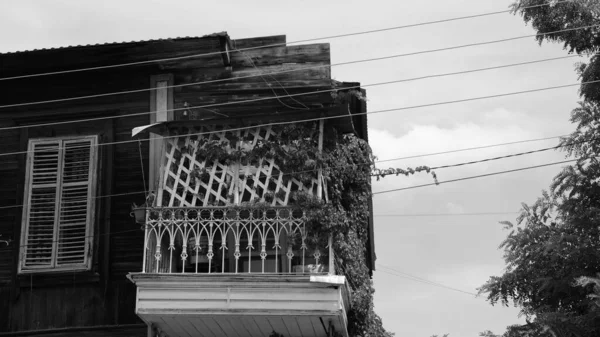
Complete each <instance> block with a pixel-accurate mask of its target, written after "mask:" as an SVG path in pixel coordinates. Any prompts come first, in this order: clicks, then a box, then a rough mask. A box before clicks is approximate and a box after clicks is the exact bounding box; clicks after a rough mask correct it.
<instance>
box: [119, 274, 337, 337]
mask: <svg viewBox="0 0 600 337" xmlns="http://www.w3.org/2000/svg"><path fill="white" fill-rule="evenodd" d="M129 278H130V279H131V280H132V281H133V282H134V283H136V285H137V301H136V313H137V314H138V316H139V317H140V318H142V319H143V320H144V321H146V323H148V324H152V325H153V326H154V327H156V328H158V329H159V330H160V331H162V332H163V333H165V334H167V335H168V336H169V337H179V336H190V337H191V336H207V337H209V336H210V337H212V336H215V337H216V336H236V337H237V336H239V337H245V336H248V337H254V336H256V337H266V336H269V335H270V334H271V332H272V331H276V332H278V333H280V334H283V335H284V336H286V337H295V336H299V337H308V336H311V337H312V336H319V337H320V336H323V337H325V336H327V330H328V329H329V327H330V325H331V326H333V328H334V329H335V331H337V332H341V333H342V335H344V336H347V331H346V323H347V319H346V312H347V310H348V305H349V293H348V288H347V286H346V283H345V279H344V277H343V276H328V275H295V274H144V273H132V274H129Z"/></svg>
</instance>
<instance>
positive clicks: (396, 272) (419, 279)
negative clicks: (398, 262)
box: [378, 264, 478, 297]
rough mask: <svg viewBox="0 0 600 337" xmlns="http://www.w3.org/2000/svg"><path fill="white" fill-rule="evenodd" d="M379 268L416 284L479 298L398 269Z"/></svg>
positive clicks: (470, 293)
mask: <svg viewBox="0 0 600 337" xmlns="http://www.w3.org/2000/svg"><path fill="white" fill-rule="evenodd" d="M378 267H380V268H384V270H381V269H379V271H381V272H384V273H386V274H389V275H394V276H397V277H402V278H405V279H409V280H412V281H416V282H420V283H424V284H429V285H432V286H436V287H440V288H445V289H448V290H453V291H457V292H460V293H463V294H467V295H473V296H475V297H477V296H478V295H477V294H476V293H472V292H468V291H464V290H461V289H458V288H453V287H450V286H447V285H445V284H442V283H439V282H434V281H431V280H428V279H425V278H422V277H418V276H415V275H411V274H408V273H405V272H402V271H400V270H398V269H394V268H391V267H387V266H384V265H381V264H378Z"/></svg>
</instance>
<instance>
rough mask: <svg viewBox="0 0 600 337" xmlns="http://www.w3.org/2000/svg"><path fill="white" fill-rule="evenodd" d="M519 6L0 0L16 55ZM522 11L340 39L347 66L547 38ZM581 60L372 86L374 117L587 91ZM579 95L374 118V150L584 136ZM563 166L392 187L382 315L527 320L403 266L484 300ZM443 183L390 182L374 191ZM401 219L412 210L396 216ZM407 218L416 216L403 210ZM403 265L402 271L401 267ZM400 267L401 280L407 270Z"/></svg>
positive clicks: (427, 321) (389, 63)
mask: <svg viewBox="0 0 600 337" xmlns="http://www.w3.org/2000/svg"><path fill="white" fill-rule="evenodd" d="M510 3H511V1H507V0H462V1H442V0H432V1H398V0H389V1H375V0H372V1H351V0H346V1H301V0H300V1H293V2H290V1H247V0H246V1H206V0H204V1H148V0H144V1H125V0H119V1H107V0H104V1H93V2H92V1H80V0H78V1H25V0H20V1H8V0H0V42H1V43H0V52H8V51H16V50H28V49H36V48H48V47H59V46H69V45H79V44H94V43H103V42H122V41H132V40H146V39H156V38H169V37H181V36H201V35H204V34H209V33H213V32H220V31H227V32H228V33H229V35H230V36H231V37H232V38H233V39H237V38H246V37H258V36H268V35H279V34H286V35H287V40H288V41H296V40H303V39H311V38H316V37H322V36H330V35H337V34H344V33H350V32H359V31H366V30H372V29H378V28H386V27H394V26H400V25H407V24H412V23H419V22H424V21H432V20H440V19H445V18H451V17H457V16H465V15H472V14H479V13H485V12H492V11H500V10H505V9H507V8H508V5H509V4H510ZM533 33H534V31H533V29H532V28H531V27H530V26H526V25H525V24H524V22H523V21H522V19H521V18H520V17H516V16H513V15H510V14H508V13H506V14H499V15H494V16H487V17H483V18H475V19H469V20H463V21H456V22H450V23H441V24H436V25H430V26H421V27H415V28H408V29H401V30H392V31H387V32H383V33H374V34H367V35H359V36H353V37H346V38H338V39H329V40H323V41H320V42H328V43H330V44H331V56H332V63H340V62H345V61H352V60H358V59H365V58H373V57H381V56H387V55H392V54H402V53H409V52H415V51H422V50H428V49H437V48H443V47H450V46H455V45H460V44H468V43H474V42H483V41H488V40H496V39H503V38H509V37H516V36H521V35H528V34H533ZM565 55H567V53H566V51H564V50H562V46H560V45H556V44H554V45H552V44H544V45H542V46H539V45H538V44H537V42H536V41H535V40H534V39H533V38H527V39H521V40H515V41H511V42H505V43H498V44H492V45H485V46H478V47H471V48H464V49H458V50H451V51H444V52H437V53H431V54H424V55H419V56H410V57H403V58H395V59H390V60H386V61H378V62H370V63H361V64H354V65H347V66H339V67H333V68H332V75H333V77H335V79H337V80H344V81H356V82H361V83H362V84H371V83H378V82H384V81H391V80H398V79H405V78H412V77H419V76H425V75H432V74H439V73H447V72H455V71H461V70H469V69H475V68H482V67H490V66H497V65H505V64H511V63H518V62H524V61H533V60H540V59H545V58H551V57H558V56H565ZM576 61H578V59H577V58H570V59H564V60H557V61H551V62H544V63H538V64H531V65H526V66H520V67H512V68H504V69H499V70H491V71H485V72H478V73H471V74H466V75H457V76H449V77H444V78H432V79H427V80H421V81H413V82H405V83H401V84H392V85H385V86H374V87H368V88H367V95H368V99H369V101H368V108H369V110H370V111H377V110H383V109H391V108H400V107H406V106H412V105H420V104H427V103H433V102H441V101H448V100H456V99H463V98H471V97H477V96H487V95H493V94H500V93H507V92H514V91H520V90H529V89H536V88H542V87H548V86H554V85H563V84H571V83H576V82H577V77H576V75H575V73H574V71H573V69H574V66H573V65H574V63H575V62H576ZM577 100H578V95H577V88H576V87H570V88H565V89H557V90H552V91H542V92H537V93H529V94H524V95H518V96H509V97H503V98H494V99H486V100H480V101H473V102H467V103H459V104H452V105H440V106H435V107H429V108H421V109H413V110H402V111H396V112H385V113H380V114H373V115H371V116H370V117H369V134H370V141H371V146H372V147H373V149H374V151H375V154H376V155H377V156H378V157H379V159H382V160H385V159H391V158H396V157H403V156H410V155H417V154H425V153H431V152H439V151H446V150H453V149H461V148H466V147H473V146H478V145H488V144H496V143H503V142H510V141H518V140H524V139H534V138H542V137H551V136H559V135H564V134H566V133H569V132H571V131H572V130H573V126H572V125H571V124H570V123H569V121H568V119H569V113H570V111H571V109H572V108H574V107H575V104H576V102H577ZM556 143H557V141H556V140H548V141H542V142H534V143H525V144H518V145H511V146H502V147H495V148H490V149H485V150H477V151H468V152H460V153H454V154H448V155H440V156H431V157H423V158H415V159H410V160H402V161H396V162H389V163H385V167H389V166H394V167H406V166H412V167H415V166H419V165H430V166H440V165H446V164H453V163H459V162H463V161H470V160H478V159H484V158H488V157H494V156H500V155H505V154H510V153H515V152H522V151H528V150H534V149H538V148H543V147H549V146H553V145H556ZM563 158H564V156H563V154H561V153H557V152H544V153H541V154H533V155H528V156H523V157H517V158H514V159H507V160H502V161H493V162H488V163H486V164H477V165H470V166H464V167H460V168H453V169H445V170H439V171H438V172H437V174H438V177H439V179H440V180H441V181H443V180H448V179H454V178H459V177H467V176H472V175H479V174H485V173H490V172H495V171H501V170H507V169H513V168H520V167H525V166H531V165H539V164H544V163H550V162H555V161H560V160H563ZM559 170H560V166H553V167H546V168H540V169H535V170H530V171H524V172H519V173H511V174H505V175H500V176H495V177H489V178H482V179H476V180H469V181H464V182H457V183H452V184H447V185H440V186H431V187H424V188H418V189H411V190H405V191H400V192H396V193H389V194H381V195H376V196H375V197H374V203H375V237H376V252H377V257H378V259H377V264H378V267H377V268H378V270H377V272H375V275H374V283H375V288H376V295H375V308H376V311H377V312H378V313H379V314H380V315H381V316H382V318H383V323H384V326H385V327H386V328H387V329H389V330H390V331H393V332H395V333H396V334H397V336H410V337H420V336H422V337H429V336H430V335H432V334H443V333H450V336H453V337H468V336H477V335H478V333H479V332H481V331H483V330H486V329H490V330H492V331H494V332H496V333H500V332H503V329H504V327H505V326H506V325H509V324H514V323H518V322H520V321H521V320H520V319H518V317H517V313H518V311H517V310H516V309H515V308H512V307H511V308H503V307H492V306H490V305H489V304H488V303H487V302H485V301H484V299H482V298H475V297H474V296H471V295H469V294H465V293H462V292H458V291H454V290H450V289H447V288H442V287H437V286H433V285H430V284H425V283H423V282H418V281H414V280H410V279H407V278H406V277H404V276H398V275H400V274H399V272H400V273H405V274H410V275H414V276H417V277H419V278H421V279H427V280H430V281H434V282H437V283H441V284H443V285H446V286H448V287H452V288H456V289H460V290H463V291H465V292H471V293H473V292H476V288H477V287H478V286H480V285H482V284H483V283H484V282H485V281H486V280H487V279H488V277H489V276H490V275H498V274H499V273H501V272H502V269H503V265H504V264H503V260H502V252H501V251H499V250H498V248H497V247H498V245H499V244H500V242H501V241H502V239H503V238H504V237H505V236H506V232H504V231H503V230H502V226H501V225H499V224H498V221H502V220H514V218H515V216H514V215H512V214H504V215H485V216H481V215H480V216H465V215H462V216H461V215H453V216H450V215H445V216H410V215H411V214H431V213H434V214H435V213H437V214H448V213H452V214H460V213H474V212H494V213H496V212H516V211H518V210H519V207H520V203H521V202H532V201H534V200H535V198H536V197H537V196H538V195H540V191H541V190H542V189H545V188H546V187H547V186H548V184H549V183H550V180H551V178H552V177H553V176H554V175H555V174H556V173H558V171H559ZM430 182H432V180H431V177H429V176H425V175H421V176H414V177H408V178H407V177H388V178H385V179H384V180H382V181H379V182H375V183H374V185H373V190H374V191H375V192H376V191H381V190H387V189H391V188H399V187H406V186H412V185H418V184H424V183H430ZM386 214H387V215H389V214H394V215H397V216H382V215H386ZM400 215H402V216H400ZM389 268H392V269H394V270H396V272H394V271H392V269H389ZM394 274H395V275H394Z"/></svg>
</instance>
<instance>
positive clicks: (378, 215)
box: [373, 212, 519, 218]
mask: <svg viewBox="0 0 600 337" xmlns="http://www.w3.org/2000/svg"><path fill="white" fill-rule="evenodd" d="M518 213H519V212H475V213H404V214H402V213H393V214H392V213H390V214H385V213H383V214H377V213H375V214H373V216H375V217H381V218H386V217H390V218H403V217H407V218H410V217H438V216H444V217H445V216H450V217H454V216H483V215H507V214H518Z"/></svg>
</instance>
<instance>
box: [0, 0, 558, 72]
mask: <svg viewBox="0 0 600 337" xmlns="http://www.w3.org/2000/svg"><path fill="white" fill-rule="evenodd" d="M564 2H569V1H557V2H555V3H553V4H552V5H556V4H559V3H564ZM545 6H550V4H546V3H544V4H539V5H532V6H524V7H521V8H522V9H526V8H536V7H545ZM511 11H512V10H502V11H494V12H487V13H481V14H474V15H466V16H460V17H454V18H448V19H441V20H434V21H426V22H420V23H414V24H408V25H402V26H394V27H387V28H380V29H372V30H366V31H361V32H355V33H346V34H337V35H330V36H323V37H317V38H311V39H304V40H296V41H291V42H282V43H273V44H267V45H263V46H256V47H248V48H239V49H237V50H236V51H237V52H242V51H249V50H256V49H264V48H272V47H283V46H287V45H290V44H298V43H305V42H313V41H320V40H329V39H337V38H342V37H349V36H357V35H365V34H373V33H380V32H385V31H391V30H399V29H405V28H412V27H419V26H426V25H432V24H439V23H445V22H451V21H459V20H466V19H473V18H478V17H485V16H490V15H497V14H504V13H510V12H511ZM545 34H546V35H547V34H552V33H545ZM537 35H544V34H543V33H541V34H537ZM537 35H533V36H537ZM234 41H235V40H234ZM223 53H224V52H222V51H219V52H209V53H202V54H194V55H186V56H177V57H170V58H162V59H156V60H147V61H138V62H129V63H121V64H112V65H105V66H97V67H88V68H79V69H70V70H62V71H53V72H45V73H37V74H27V75H19V76H11V77H1V78H0V81H8V80H15V79H24V78H31V77H41V76H50V75H59V74H69V73H77V72H84V71H93V70H101V69H111V68H119V67H129V66H136V65H142V64H151V63H158V62H166V61H175V60H183V59H191V58H199V57H205V56H215V55H222V54H223Z"/></svg>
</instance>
